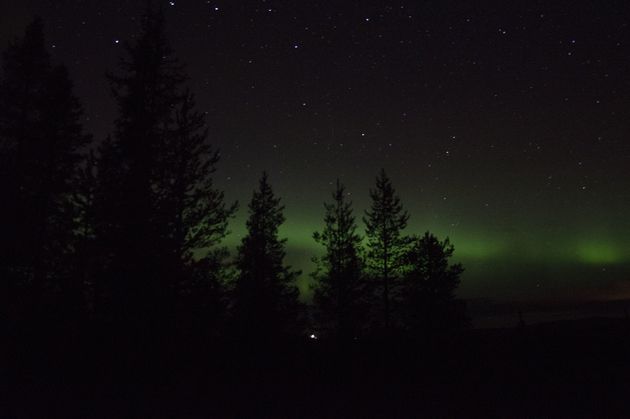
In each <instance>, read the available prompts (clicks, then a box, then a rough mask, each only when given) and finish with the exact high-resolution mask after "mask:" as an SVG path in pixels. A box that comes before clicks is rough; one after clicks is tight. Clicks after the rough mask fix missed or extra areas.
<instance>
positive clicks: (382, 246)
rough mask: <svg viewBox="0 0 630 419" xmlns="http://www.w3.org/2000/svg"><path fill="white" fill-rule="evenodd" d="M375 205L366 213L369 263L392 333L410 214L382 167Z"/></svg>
mask: <svg viewBox="0 0 630 419" xmlns="http://www.w3.org/2000/svg"><path fill="white" fill-rule="evenodd" d="M370 197H371V199H372V205H371V207H370V209H369V210H367V211H366V212H365V216H364V217H363V222H364V223H365V227H366V230H365V234H366V237H367V253H366V265H367V269H368V273H369V275H370V276H371V279H372V281H373V284H374V287H375V291H376V293H377V296H378V298H379V299H380V305H381V310H382V319H381V322H382V327H383V328H384V330H385V332H386V333H387V332H389V331H390V329H391V327H392V326H393V322H392V312H393V307H392V305H393V302H395V300H396V298H397V292H396V291H397V288H398V285H399V279H400V276H401V273H402V268H403V262H404V260H403V259H404V255H405V252H406V248H407V245H408V241H409V240H408V238H407V237H406V236H404V235H403V230H404V229H405V227H406V226H407V221H408V219H409V215H408V213H407V212H406V211H405V210H404V209H403V206H402V203H401V202H400V198H399V197H398V195H397V194H396V191H395V189H394V187H393V186H392V182H391V180H390V179H389V178H388V177H387V175H386V174H385V170H381V172H380V174H379V176H378V177H377V178H376V188H374V189H371V190H370Z"/></svg>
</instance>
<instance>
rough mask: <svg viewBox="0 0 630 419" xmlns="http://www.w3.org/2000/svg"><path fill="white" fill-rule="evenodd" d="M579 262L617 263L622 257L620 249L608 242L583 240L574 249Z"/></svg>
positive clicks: (590, 263)
mask: <svg viewBox="0 0 630 419" xmlns="http://www.w3.org/2000/svg"><path fill="white" fill-rule="evenodd" d="M576 254H577V257H578V259H579V261H580V262H582V263H586V264H589V265H592V264H606V263H619V262H622V261H623V259H624V254H623V252H622V250H621V249H620V248H619V247H617V246H614V245H611V244H609V243H598V242H584V243H580V244H579V245H578V247H577V250H576Z"/></svg>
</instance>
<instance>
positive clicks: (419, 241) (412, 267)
mask: <svg viewBox="0 0 630 419" xmlns="http://www.w3.org/2000/svg"><path fill="white" fill-rule="evenodd" d="M454 251H455V248H454V247H453V245H452V244H451V243H450V241H449V239H448V238H446V239H445V240H443V241H439V240H438V239H437V237H435V236H434V235H433V234H430V233H429V232H426V233H425V234H424V236H422V237H415V238H414V239H413V242H412V245H411V247H410V249H409V252H408V253H407V263H408V272H407V274H406V276H405V280H404V283H403V287H402V296H403V302H402V303H403V307H404V314H405V316H404V320H405V326H406V328H407V329H408V330H409V331H411V332H412V333H435V332H442V331H447V330H453V329H459V328H462V327H465V326H467V325H468V317H467V315H466V309H465V306H464V304H463V302H461V301H459V300H457V299H456V296H455V291H456V289H457V287H458V286H459V283H460V280H461V279H460V276H461V274H462V272H463V271H464V268H463V267H462V265H461V264H459V263H456V264H450V263H449V259H450V258H451V257H452V256H453V252H454Z"/></svg>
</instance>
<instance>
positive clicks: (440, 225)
mask: <svg viewBox="0 0 630 419" xmlns="http://www.w3.org/2000/svg"><path fill="white" fill-rule="evenodd" d="M154 3H161V4H163V6H164V9H165V13H166V16H167V25H168V32H169V36H170V39H171V44H172V46H173V47H174V49H175V52H176V54H177V56H178V57H179V58H180V59H181V61H182V62H184V63H185V64H186V65H187V72H188V74H189V75H190V77H191V80H190V86H191V87H192V89H193V91H194V92H195V93H196V95H197V100H198V104H199V107H200V109H201V110H203V111H206V112H207V116H208V123H209V127H210V135H211V140H212V142H213V143H214V144H215V145H216V146H218V147H219V148H220V149H221V151H222V160H221V162H220V164H219V170H218V172H217V182H218V184H219V185H220V186H221V187H222V188H224V189H225V190H226V194H227V196H228V197H229V198H230V199H232V200H235V199H238V200H239V201H240V203H241V208H240V211H239V213H238V216H237V218H236V219H235V220H234V222H233V223H232V227H231V228H232V231H233V234H232V235H231V236H230V237H229V238H228V240H227V243H228V244H229V245H234V244H236V243H237V242H238V239H239V237H240V236H241V235H242V233H243V231H244V221H245V217H246V204H247V202H248V201H249V198H250V196H251V191H252V190H253V189H254V187H255V186H256V181H257V179H258V177H259V176H260V173H261V172H262V171H263V170H265V169H266V170H268V171H269V174H270V181H271V182H272V185H273V186H274V188H275V191H276V192H277V194H278V195H279V196H281V197H282V198H283V202H284V204H285V205H286V211H285V215H286V217H287V222H286V224H285V226H284V227H283V230H282V232H283V234H284V235H285V236H286V237H287V238H288V250H289V257H288V259H289V262H291V263H292V264H293V265H294V266H296V267H298V268H301V269H303V270H304V274H303V275H302V279H301V285H302V288H303V290H305V291H306V293H307V292H308V287H307V282H308V280H309V275H308V274H309V273H310V272H311V271H312V270H313V265H312V264H311V262H310V258H311V257H312V256H313V255H314V254H316V253H317V252H318V250H319V249H318V248H317V245H316V244H315V242H314V241H313V240H312V238H311V236H312V233H313V232H314V231H316V230H318V229H320V228H321V225H322V218H323V212H324V211H323V205H322V203H323V201H324V200H328V199H329V197H330V192H331V191H332V188H333V184H334V181H335V178H337V177H339V178H340V179H341V180H342V182H344V183H345V184H346V185H347V187H348V190H349V191H350V192H351V193H352V199H353V201H354V203H355V209H356V212H357V215H358V219H359V220H360V216H361V214H362V213H363V210H364V209H365V208H367V206H368V204H369V196H368V190H369V188H370V187H371V186H372V185H373V184H374V178H375V176H376V174H377V172H378V170H379V169H380V168H381V167H383V168H385V170H386V171H387V172H388V174H389V175H390V177H391V178H392V180H393V182H394V186H395V187H396V188H397V190H398V191H399V193H400V196H401V198H402V200H403V204H404V205H405V207H406V208H407V210H408V211H409V212H410V214H411V222H410V226H409V228H408V232H409V233H412V232H413V233H423V232H424V231H425V230H427V229H429V230H431V231H432V232H434V233H436V234H438V235H439V236H440V237H444V236H446V235H448V236H449V237H450V238H451V241H452V242H453V244H454V245H455V249H456V251H455V255H456V259H457V260H459V261H461V262H463V263H464V266H465V267H466V272H465V274H464V276H463V281H462V285H461V287H460V292H459V294H460V295H461V296H463V297H466V298H490V299H503V300H515V299H516V300H518V299H521V300H523V299H526V300H545V299H555V300H580V299H582V300H583V299H601V298H606V299H611V298H626V297H630V217H629V215H630V214H629V211H628V209H629V208H630V137H629V136H630V27H629V23H630V3H629V2H627V1H613V0H610V1H605V2H604V1H528V2H523V3H524V4H526V6H522V7H517V6H515V4H516V2H490V3H484V2H461V4H459V2H448V3H449V4H450V5H445V3H447V2H444V1H418V0H413V1H339V0H337V1H332V0H331V1H324V0H317V1H315V0H314V1H306V0H304V1H286V0H285V1H264V0H259V1H237V0H209V1H206V0H179V1H170V2H169V1H157V0H156V1H155V2H154ZM464 3H467V4H466V5H463V4H464ZM508 3H509V6H508V5H507V4H508ZM1 4H2V5H1V8H0V10H1V11H0V43H1V45H2V49H4V48H5V47H6V45H7V43H8V41H9V40H10V39H12V38H13V37H15V36H17V35H21V33H22V31H23V30H24V27H25V25H26V24H27V23H28V22H29V20H30V19H31V16H32V15H33V14H34V13H36V14H39V15H40V16H42V17H43V18H44V20H45V23H46V35H47V40H48V43H49V47H50V52H51V54H52V55H53V57H54V59H55V61H56V62H61V63H65V64H66V65H67V66H68V68H69V70H70V74H71V76H72V78H73V79H74V81H75V85H76V94H77V95H78V96H79V98H80V99H81V100H82V102H83V104H84V106H85V109H86V120H85V126H86V129H87V130H88V131H89V132H91V133H93V134H94V135H95V137H96V138H97V139H102V138H104V137H105V136H106V135H107V133H108V132H110V130H111V129H112V126H113V124H112V123H113V121H114V119H115V117H116V113H115V104H114V100H113V98H112V96H111V92H110V88H109V86H108V84H107V82H106V79H105V76H104V75H105V73H106V71H112V70H116V65H117V62H118V58H119V57H120V55H121V54H122V53H123V48H122V47H123V45H124V43H125V42H127V41H133V38H134V36H135V35H136V34H137V33H138V28H139V19H140V16H141V13H142V11H143V9H144V5H145V4H146V2H145V1H123V0H108V1H101V0H56V1H52V0H49V1H44V0H40V1H35V0H32V1H28V0H20V1H15V0H1ZM471 4H475V5H476V6H471ZM362 227H363V225H362V224H361V228H362ZM305 295H306V294H305Z"/></svg>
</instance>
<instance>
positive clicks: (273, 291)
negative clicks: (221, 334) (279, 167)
mask: <svg viewBox="0 0 630 419" xmlns="http://www.w3.org/2000/svg"><path fill="white" fill-rule="evenodd" d="M283 210H284V207H283V206H282V205H281V204H280V198H277V197H276V196H275V195H274V193H273V190H272V188H271V186H270V185H269V182H268V179H267V174H266V173H263V175H262V177H261V179H260V181H259V185H258V190H256V191H254V193H253V196H252V200H251V202H250V203H249V219H248V220H247V235H246V236H245V237H244V238H243V240H242V243H241V245H240V246H239V248H238V256H237V260H236V267H237V269H238V274H237V278H236V281H235V284H234V307H233V309H234V320H235V322H234V325H233V327H234V331H235V332H236V333H237V334H239V335H240V336H241V337H244V338H246V339H257V340H262V341H263V342H270V341H272V340H273V339H274V338H277V337H283V336H285V337H286V336H290V335H295V334H296V333H298V332H300V330H299V327H300V315H301V304H300V303H299V301H298V295H299V292H298V288H297V287H296V285H295V280H296V278H297V276H298V275H299V274H300V272H298V271H292V270H291V268H290V267H288V266H285V265H284V257H285V243H286V239H280V238H279V237H278V228H279V227H280V225H282V223H283V222H284V220H285V219H284V215H283V213H282V212H283Z"/></svg>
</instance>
